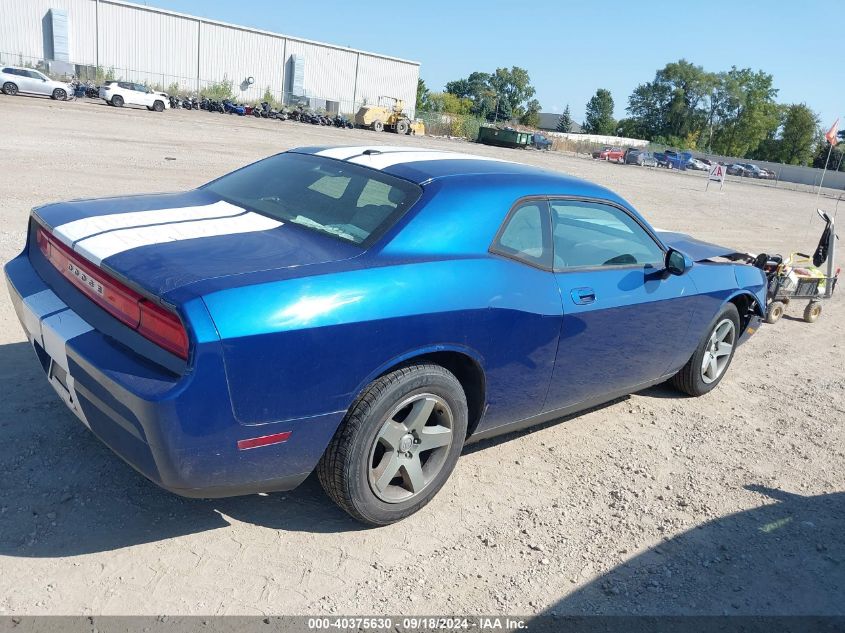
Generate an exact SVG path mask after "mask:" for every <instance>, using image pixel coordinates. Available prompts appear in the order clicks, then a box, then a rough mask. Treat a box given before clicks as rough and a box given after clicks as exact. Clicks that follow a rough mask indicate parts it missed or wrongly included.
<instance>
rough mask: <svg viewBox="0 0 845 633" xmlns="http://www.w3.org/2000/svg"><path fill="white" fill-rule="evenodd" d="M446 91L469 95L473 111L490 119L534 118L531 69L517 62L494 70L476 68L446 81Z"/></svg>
mask: <svg viewBox="0 0 845 633" xmlns="http://www.w3.org/2000/svg"><path fill="white" fill-rule="evenodd" d="M446 92H448V93H450V94H453V95H455V96H457V97H460V98H465V99H470V100H471V101H472V110H471V113H472V114H474V115H476V116H479V117H485V118H487V119H489V120H498V121H503V120H504V121H507V120H510V119H511V118H517V119H521V118H522V117H526V116H527V119H526V120H531V119H533V118H534V113H533V108H534V107H535V106H534V101H535V100H534V99H533V97H534V94H535V90H534V87H533V86H532V85H531V79H530V77H529V75H528V71H526V70H525V69H524V68H519V67H518V66H512V67H511V68H497V69H496V72H495V73H493V74H490V73H485V72H479V71H476V72H473V73H471V74H470V75H469V76H468V77H466V78H464V79H456V80H455V81H450V82H449V83H447V84H446ZM537 112H539V108H538V109H537Z"/></svg>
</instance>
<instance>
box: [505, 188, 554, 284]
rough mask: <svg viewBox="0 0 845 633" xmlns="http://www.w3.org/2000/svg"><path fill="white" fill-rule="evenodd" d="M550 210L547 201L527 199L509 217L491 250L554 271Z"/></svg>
mask: <svg viewBox="0 0 845 633" xmlns="http://www.w3.org/2000/svg"><path fill="white" fill-rule="evenodd" d="M549 233H550V231H549V218H548V207H547V206H546V202H545V201H544V200H526V201H524V202H522V203H520V204H518V205H517V206H516V207H514V209H513V210H512V211H511V212H510V213H509V214H508V217H507V219H506V220H505V222H504V224H503V225H502V228H501V229H500V230H499V234H498V236H497V237H496V240H495V241H494V243H493V246H492V247H491V249H490V250H492V251H493V252H494V253H498V254H500V255H504V256H505V257H509V258H511V259H516V260H518V261H521V262H525V263H526V264H530V265H532V266H539V267H541V268H550V267H551V264H552V247H551V239H550V235H549Z"/></svg>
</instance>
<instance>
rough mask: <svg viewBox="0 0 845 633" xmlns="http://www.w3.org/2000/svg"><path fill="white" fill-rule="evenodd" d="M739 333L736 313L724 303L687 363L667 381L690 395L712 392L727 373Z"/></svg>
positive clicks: (731, 305)
mask: <svg viewBox="0 0 845 633" xmlns="http://www.w3.org/2000/svg"><path fill="white" fill-rule="evenodd" d="M739 334H740V331H739V311H738V310H737V309H736V306H735V305H734V304H732V303H728V304H725V305H724V306H722V309H721V310H720V311H719V314H717V315H716V318H715V319H713V321H712V322H711V323H710V325H709V326H708V328H707V334H706V335H705V337H704V338H703V339H702V341H701V343H699V345H698V348H697V349H696V350H695V353H694V354H693V355H692V357H691V358H690V359H689V360H688V361H687V364H686V365H684V366H683V367H682V368H681V370H680V371H679V372H678V373H677V374H675V375H674V376H672V378H671V379H670V382H671V383H672V385H673V386H674V387H675V388H676V389H678V390H679V391H683V392H684V393H686V394H688V395H690V396H703V395H704V394H705V393H708V392H709V391H712V390H713V389H714V388H715V387H716V385H718V384H719V383H720V382H721V381H722V378H724V377H725V374H727V373H728V369H729V368H730V365H731V361H732V360H733V356H734V353H735V352H736V344H737V342H738V341H739Z"/></svg>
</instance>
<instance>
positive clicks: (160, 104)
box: [153, 101, 164, 112]
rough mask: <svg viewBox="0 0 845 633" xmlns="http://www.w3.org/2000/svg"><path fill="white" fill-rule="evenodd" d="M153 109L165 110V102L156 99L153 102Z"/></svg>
mask: <svg viewBox="0 0 845 633" xmlns="http://www.w3.org/2000/svg"><path fill="white" fill-rule="evenodd" d="M153 110H155V111H156V112H164V102H163V101H156V102H155V103H153Z"/></svg>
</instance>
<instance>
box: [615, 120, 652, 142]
mask: <svg viewBox="0 0 845 633" xmlns="http://www.w3.org/2000/svg"><path fill="white" fill-rule="evenodd" d="M616 135H617V136H625V137H627V138H641V139H645V138H647V136H648V134H647V133H646V131H645V129H644V127H643V125H642V123H641V122H640V120H639V119H635V118H633V117H628V118H627V119H619V121H618V122H617V123H616Z"/></svg>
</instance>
